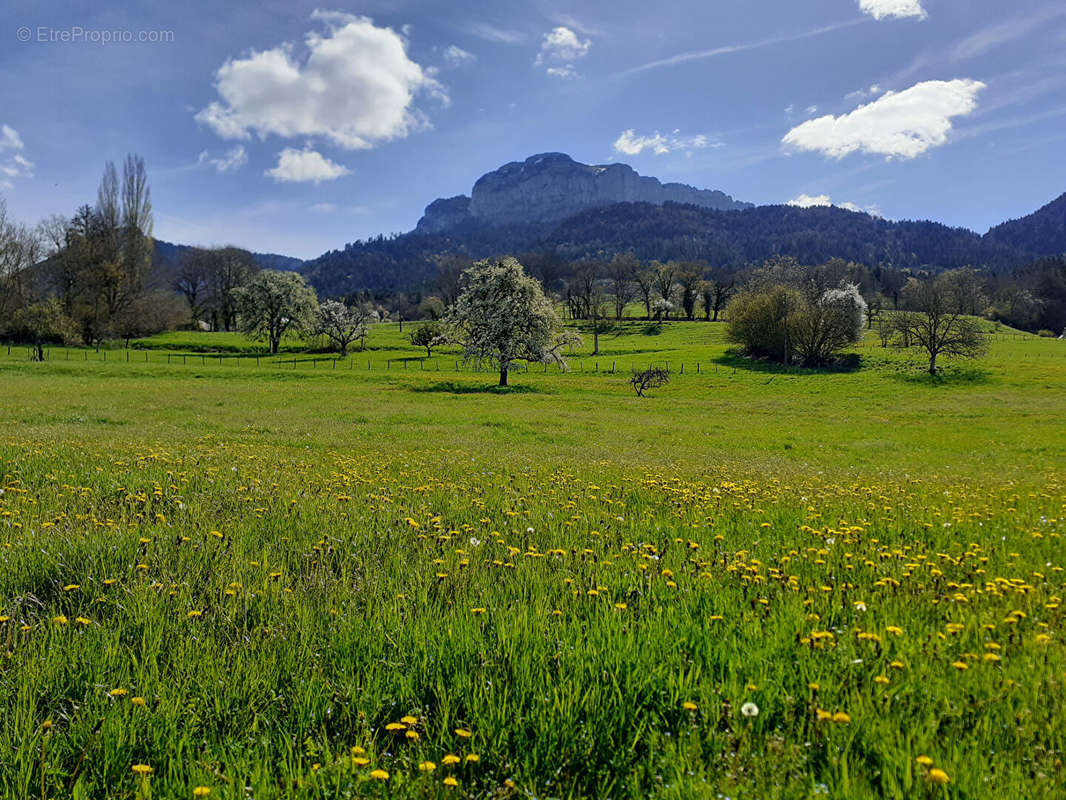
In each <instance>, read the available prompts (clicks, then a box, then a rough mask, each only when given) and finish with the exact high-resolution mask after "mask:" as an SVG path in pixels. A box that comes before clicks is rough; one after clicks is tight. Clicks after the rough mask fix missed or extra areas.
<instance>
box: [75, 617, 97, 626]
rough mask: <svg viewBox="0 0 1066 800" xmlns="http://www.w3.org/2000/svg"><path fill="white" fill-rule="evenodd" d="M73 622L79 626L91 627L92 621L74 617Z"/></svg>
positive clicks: (86, 618)
mask: <svg viewBox="0 0 1066 800" xmlns="http://www.w3.org/2000/svg"><path fill="white" fill-rule="evenodd" d="M74 621H75V622H76V623H78V624H79V625H92V624H93V621H92V620H91V619H89V618H88V617H75V618H74Z"/></svg>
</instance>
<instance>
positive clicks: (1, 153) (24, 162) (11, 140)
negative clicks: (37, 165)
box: [0, 125, 33, 191]
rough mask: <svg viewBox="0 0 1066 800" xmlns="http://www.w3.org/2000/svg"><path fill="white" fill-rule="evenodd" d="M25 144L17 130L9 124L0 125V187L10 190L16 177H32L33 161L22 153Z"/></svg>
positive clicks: (13, 186)
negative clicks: (0, 176)
mask: <svg viewBox="0 0 1066 800" xmlns="http://www.w3.org/2000/svg"><path fill="white" fill-rule="evenodd" d="M24 147H25V145H24V144H23V142H22V137H21V136H19V133H18V131H16V130H15V129H14V128H12V127H11V126H10V125H0V175H3V176H4V177H3V179H2V180H0V189H3V190H4V191H10V190H11V189H14V188H15V184H14V180H15V179H16V178H32V177H33V162H32V161H30V160H29V159H27V158H26V157H25V156H24V155H22V153H21V152H19V151H21V150H22V149H23V148H24Z"/></svg>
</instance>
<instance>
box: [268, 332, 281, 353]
mask: <svg viewBox="0 0 1066 800" xmlns="http://www.w3.org/2000/svg"><path fill="white" fill-rule="evenodd" d="M280 346H281V339H280V338H278V339H275V338H274V337H271V338H270V354H271V355H272V356H276V355H277V354H278V348H279V347H280Z"/></svg>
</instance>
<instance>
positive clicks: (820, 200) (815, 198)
mask: <svg viewBox="0 0 1066 800" xmlns="http://www.w3.org/2000/svg"><path fill="white" fill-rule="evenodd" d="M788 205H790V206H796V207H798V208H814V207H816V206H833V207H835V208H843V209H845V210H846V211H854V212H856V213H857V214H870V215H871V216H874V217H879V216H881V211H880V209H879V208H878V207H877V206H869V207H868V208H863V207H862V206H859V205H856V204H855V203H846V202H845V203H834V202H833V199H832V198H831V197H830V196H829V195H827V194H814V195H811V194H801V195H799V197H794V198H792V199H791V200H789V201H788Z"/></svg>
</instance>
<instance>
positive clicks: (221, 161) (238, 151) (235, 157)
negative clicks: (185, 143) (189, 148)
mask: <svg viewBox="0 0 1066 800" xmlns="http://www.w3.org/2000/svg"><path fill="white" fill-rule="evenodd" d="M199 161H200V163H201V164H210V165H211V166H212V167H214V168H215V171H216V172H236V171H237V170H239V169H240V168H241V167H243V166H244V165H245V164H247V163H248V151H246V150H245V149H244V145H243V144H239V145H236V146H235V147H232V148H230V149H229V150H227V151H226V152H225V153H223V154H222V155H221V156H218V157H216V158H212V157H211V155H210V154H209V153H208V152H207V151H206V150H204V151H203V152H202V153H200V159H199Z"/></svg>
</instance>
